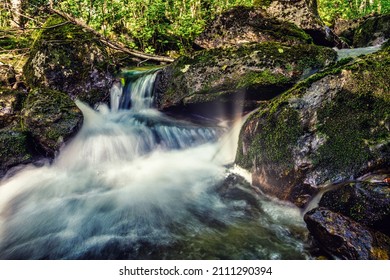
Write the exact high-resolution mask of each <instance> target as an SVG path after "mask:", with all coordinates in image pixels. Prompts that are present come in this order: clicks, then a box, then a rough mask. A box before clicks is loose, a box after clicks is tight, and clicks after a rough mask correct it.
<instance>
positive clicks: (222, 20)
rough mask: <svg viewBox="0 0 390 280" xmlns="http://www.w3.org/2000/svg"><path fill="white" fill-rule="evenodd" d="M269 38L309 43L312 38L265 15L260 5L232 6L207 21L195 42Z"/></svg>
mask: <svg viewBox="0 0 390 280" xmlns="http://www.w3.org/2000/svg"><path fill="white" fill-rule="evenodd" d="M269 41H272V42H280V43H284V44H287V45H294V44H304V43H311V42H312V39H311V37H310V36H309V35H307V34H306V33H305V32H304V31H303V30H302V29H300V28H298V27H297V26H296V25H294V24H292V23H289V22H285V21H280V20H277V19H274V18H269V17H268V15H267V14H266V12H265V11H264V10H262V9H255V8H248V7H235V8H233V9H231V10H228V11H226V12H224V13H222V14H221V15H219V16H217V17H216V18H215V19H214V20H213V21H212V22H210V23H209V24H208V25H207V27H206V29H205V30H204V31H203V33H202V34H201V35H200V36H199V37H198V38H196V40H195V44H196V45H197V46H199V47H201V48H204V49H214V48H220V47H229V46H239V45H242V44H245V43H262V42H269Z"/></svg>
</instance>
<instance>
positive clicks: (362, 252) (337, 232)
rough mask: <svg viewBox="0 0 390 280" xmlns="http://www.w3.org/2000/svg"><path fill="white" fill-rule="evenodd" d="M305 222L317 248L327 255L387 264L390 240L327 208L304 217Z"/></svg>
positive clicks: (316, 210)
mask: <svg viewBox="0 0 390 280" xmlns="http://www.w3.org/2000/svg"><path fill="white" fill-rule="evenodd" d="M304 219H305V222H306V224H307V227H308V229H309V231H310V233H311V234H312V235H313V236H314V238H315V240H316V241H317V242H318V243H319V245H320V246H321V247H322V248H323V249H324V250H325V251H327V252H328V253H329V254H331V255H333V256H335V257H336V258H340V259H349V260H372V259H373V260H378V259H381V260H386V259H389V256H390V238H389V237H388V236H386V235H384V234H383V233H380V232H377V231H373V230H370V229H369V228H367V227H365V226H363V225H361V224H359V223H357V222H355V221H353V220H352V219H350V218H348V217H346V216H344V215H342V214H338V213H335V212H332V211H330V210H328V209H326V208H322V207H320V208H315V209H313V210H311V211H309V212H308V213H306V214H305V217H304Z"/></svg>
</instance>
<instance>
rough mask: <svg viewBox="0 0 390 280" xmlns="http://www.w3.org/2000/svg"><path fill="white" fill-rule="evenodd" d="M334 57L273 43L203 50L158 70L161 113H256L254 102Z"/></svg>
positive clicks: (329, 52)
mask: <svg viewBox="0 0 390 280" xmlns="http://www.w3.org/2000/svg"><path fill="white" fill-rule="evenodd" d="M335 58H336V54H335V52H334V51H333V50H332V49H329V48H325V47H319V46H315V45H299V46H298V45H297V46H286V45H282V44H279V43H274V42H272V43H271V42H269V43H262V44H246V45H242V46H240V47H229V48H222V49H211V50H203V51H200V52H197V53H195V55H194V56H192V57H181V58H179V59H178V60H176V61H175V62H174V63H173V64H171V65H169V66H168V67H166V68H164V69H163V70H162V71H161V72H160V77H159V78H158V79H157V84H156V92H157V96H158V98H157V99H158V100H157V103H158V106H159V108H160V109H163V110H168V109H172V108H175V107H176V108H177V107H180V108H181V109H182V110H183V111H185V112H187V113H188V112H196V113H197V114H200V115H208V114H214V115H219V116H221V115H222V116H226V115H224V114H226V112H230V113H231V112H233V111H234V110H235V107H239V108H242V107H244V110H245V109H252V108H253V101H258V100H268V99H270V98H272V97H275V96H276V95H278V94H280V93H281V92H283V91H285V90H286V89H287V88H289V87H291V86H292V85H293V84H294V83H295V82H297V81H298V80H299V79H301V78H303V77H305V76H308V75H310V74H311V73H313V72H315V71H318V69H321V68H323V67H324V66H326V65H328V64H330V63H331V62H333V61H334V60H335ZM164 82H165V83H164ZM244 101H245V102H244ZM251 106H252V107H251ZM239 113H241V109H240V112H239Z"/></svg>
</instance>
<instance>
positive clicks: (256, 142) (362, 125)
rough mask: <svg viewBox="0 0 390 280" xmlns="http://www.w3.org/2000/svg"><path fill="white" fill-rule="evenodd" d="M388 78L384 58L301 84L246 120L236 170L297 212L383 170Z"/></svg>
mask: <svg viewBox="0 0 390 280" xmlns="http://www.w3.org/2000/svg"><path fill="white" fill-rule="evenodd" d="M389 73H390V56H389V51H388V50H382V51H380V52H378V53H375V54H371V55H367V56H365V57H360V58H357V59H356V60H355V61H351V60H350V59H346V60H343V61H340V62H339V63H338V64H337V65H335V66H334V67H331V68H329V69H328V70H326V71H323V72H321V73H318V74H316V75H314V76H312V77H310V78H308V79H307V80H305V81H302V82H300V83H299V84H297V85H296V86H295V87H294V88H292V89H291V90H289V91H288V92H286V93H284V94H283V95H281V96H280V97H278V98H276V99H274V100H272V101H270V102H269V103H268V104H266V105H263V106H262V107H260V108H259V110H258V111H257V112H256V113H254V114H253V115H251V116H250V117H249V118H248V120H247V122H246V123H245V124H244V126H243V128H242V131H241V136H240V141H239V143H240V144H239V148H238V151H237V157H236V162H237V163H238V164H239V165H241V166H242V167H244V168H247V169H251V170H252V176H253V184H255V185H256V186H258V187H260V188H261V189H262V190H263V191H265V192H266V193H269V194H271V195H275V196H277V197H279V198H280V199H285V200H290V201H292V202H294V203H296V204H297V205H299V206H303V205H305V203H307V201H308V200H309V199H310V197H311V196H312V195H313V194H314V193H315V192H316V191H317V190H318V189H319V188H320V187H321V186H323V185H324V184H327V183H331V182H335V181H340V180H345V179H348V178H351V177H358V176H359V175H362V174H363V173H365V172H369V171H371V170H376V169H379V168H382V167H386V166H388V163H389V162H390V130H389V129H390V95H389V89H390V84H389V81H390V76H389Z"/></svg>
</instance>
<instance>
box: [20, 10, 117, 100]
mask: <svg viewBox="0 0 390 280" xmlns="http://www.w3.org/2000/svg"><path fill="white" fill-rule="evenodd" d="M23 72H24V76H25V79H26V81H27V83H28V84H29V85H30V86H31V87H47V88H50V89H53V90H58V91H61V92H64V93H67V94H68V95H69V96H71V97H72V98H75V97H77V98H79V99H80V100H83V101H85V102H87V103H89V104H90V105H94V104H95V103H97V102H100V101H102V100H103V99H104V98H105V97H106V96H107V95H108V94H109V90H110V88H111V85H112V82H113V74H112V73H113V66H112V65H111V64H110V57H109V55H108V53H107V51H106V48H105V46H104V45H103V44H102V43H101V42H100V41H99V40H98V39H97V38H96V37H95V35H94V34H92V33H90V32H88V31H85V30H83V28H81V27H80V26H77V25H75V24H72V23H70V22H65V20H64V19H62V18H61V17H59V16H51V17H50V18H49V19H48V21H47V22H46V23H45V25H44V29H42V31H41V33H40V34H39V36H38V38H37V39H36V40H35V42H34V44H33V46H32V49H31V53H30V56H29V59H28V61H27V63H26V64H25V66H24V68H23Z"/></svg>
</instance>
